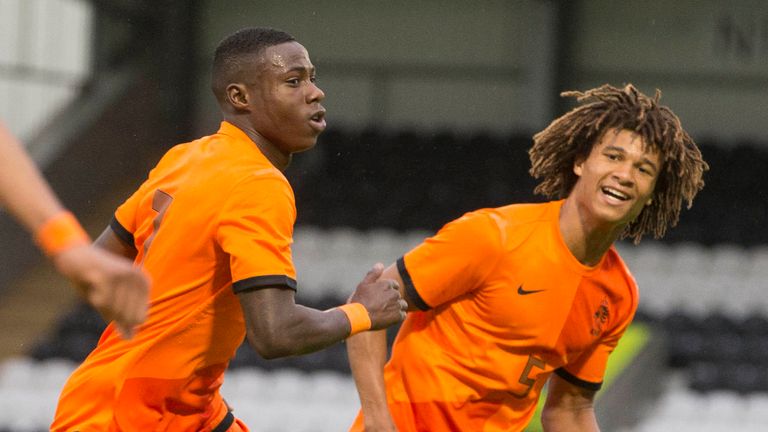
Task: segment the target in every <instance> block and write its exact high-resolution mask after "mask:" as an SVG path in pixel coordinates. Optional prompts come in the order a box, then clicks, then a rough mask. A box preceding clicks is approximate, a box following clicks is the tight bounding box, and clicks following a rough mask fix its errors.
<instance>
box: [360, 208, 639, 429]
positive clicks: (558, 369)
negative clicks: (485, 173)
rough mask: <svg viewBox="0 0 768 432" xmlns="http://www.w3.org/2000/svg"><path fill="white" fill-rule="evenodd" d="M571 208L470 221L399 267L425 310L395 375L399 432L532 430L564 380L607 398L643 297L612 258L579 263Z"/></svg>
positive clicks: (400, 345) (509, 212)
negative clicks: (610, 370) (556, 379)
mask: <svg viewBox="0 0 768 432" xmlns="http://www.w3.org/2000/svg"><path fill="white" fill-rule="evenodd" d="M562 203H563V201H554V202H550V203H546V204H518V205H510V206H506V207H501V208H497V209H484V210H479V211H476V212H472V213H469V214H467V215H465V216H463V217H461V218H459V219H457V220H455V221H453V222H451V223H449V224H447V225H446V226H445V227H444V228H443V229H442V230H440V232H438V233H437V235H435V236H434V237H432V238H429V239H427V240H426V241H425V242H424V243H422V244H421V245H419V246H417V247H416V248H415V249H413V250H412V251H410V252H408V253H407V254H405V256H404V257H403V258H401V259H399V260H398V261H397V267H398V270H399V272H400V275H401V277H402V278H403V281H404V283H405V289H406V291H407V293H408V295H409V297H410V298H411V299H413V300H414V301H415V302H416V303H417V305H418V306H419V308H420V309H421V311H417V312H413V313H410V314H408V317H407V319H406V320H405V322H404V323H403V325H402V327H401V329H400V332H399V333H398V335H397V339H396V340H395V344H394V346H393V349H392V356H391V358H390V360H389V362H388V363H387V365H386V367H385V369H384V377H385V382H386V388H387V399H388V403H389V408H390V411H391V413H392V415H393V417H394V419H395V422H396V424H397V426H398V429H399V431H400V432H415V431H420V432H421V431H423V432H427V431H428V432H442V431H485V432H491V431H519V430H522V429H524V428H525V426H526V425H527V424H528V423H529V421H530V419H531V417H532V416H533V414H534V411H535V408H536V403H537V401H538V398H539V393H540V391H541V389H542V387H543V386H544V384H545V382H546V381H547V378H548V377H549V376H550V374H552V373H553V372H554V373H557V374H558V375H560V376H562V377H563V378H564V379H566V380H568V381H570V382H572V383H575V384H578V385H582V386H585V387H587V388H590V389H595V390H596V389H599V387H600V385H601V382H602V377H603V373H604V371H605V366H606V362H607V359H608V355H609V354H610V353H611V351H612V350H613V349H614V347H615V346H616V344H617V342H618V341H619V338H620V337H621V335H622V334H623V333H624V331H625V329H626V328H627V326H628V325H629V323H630V322H631V320H632V317H633V316H634V312H635V310H636V308H637V302H638V297H637V286H636V283H635V281H634V279H633V278H632V276H631V275H630V273H629V271H628V269H627V268H626V266H625V265H624V263H623V262H622V260H621V258H620V257H619V255H618V253H617V252H616V250H615V249H614V248H613V247H612V248H611V249H610V250H609V251H608V252H607V253H606V254H605V256H604V257H603V258H602V260H601V262H600V263H599V264H598V265H597V266H595V267H587V266H584V265H583V264H581V263H580V262H579V261H578V260H577V259H576V258H575V257H574V256H573V255H572V254H571V253H570V251H569V250H568V248H567V246H566V245H565V242H564V240H563V239H562V237H561V234H560V229H559V224H558V219H559V214H560V208H561V206H562ZM352 430H353V431H362V430H363V429H362V418H361V416H360V415H358V418H357V420H356V422H355V424H354V425H353V427H352Z"/></svg>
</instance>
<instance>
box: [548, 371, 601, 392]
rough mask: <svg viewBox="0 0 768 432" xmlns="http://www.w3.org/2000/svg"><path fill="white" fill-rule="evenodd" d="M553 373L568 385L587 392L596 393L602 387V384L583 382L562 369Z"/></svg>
mask: <svg viewBox="0 0 768 432" xmlns="http://www.w3.org/2000/svg"><path fill="white" fill-rule="evenodd" d="M555 373H556V374H557V376H559V377H560V378H562V379H564V380H566V381H568V382H569V383H571V384H573V385H577V386H579V387H582V388H585V389H587V390H592V391H598V390H600V388H601V387H602V386H603V383H602V382H599V383H594V382H590V381H584V380H583V379H581V378H578V377H576V376H574V375H572V374H571V373H570V372H568V371H567V370H565V369H563V368H559V369H555Z"/></svg>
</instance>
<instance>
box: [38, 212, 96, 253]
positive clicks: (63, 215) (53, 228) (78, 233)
mask: <svg viewBox="0 0 768 432" xmlns="http://www.w3.org/2000/svg"><path fill="white" fill-rule="evenodd" d="M35 241H36V242H37V244H38V245H39V246H40V249H42V250H43V252H45V253H46V254H47V255H56V254H57V253H59V252H63V251H65V250H67V249H69V248H71V247H75V246H84V245H87V244H90V243H91V239H90V237H88V234H86V232H85V230H83V227H82V226H80V223H79V222H78V221H77V219H76V218H75V215H73V214H72V213H71V212H68V211H66V210H65V211H62V212H60V213H58V214H56V215H55V216H53V217H51V218H50V219H48V220H47V221H45V222H44V223H43V224H42V225H41V226H40V228H38V230H37V232H36V233H35Z"/></svg>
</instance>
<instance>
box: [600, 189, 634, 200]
mask: <svg viewBox="0 0 768 432" xmlns="http://www.w3.org/2000/svg"><path fill="white" fill-rule="evenodd" d="M603 192H604V193H606V194H607V195H610V196H612V197H615V198H618V199H620V200H622V201H626V200H628V199H629V196H628V195H626V194H623V193H621V192H619V191H617V190H616V189H611V188H603Z"/></svg>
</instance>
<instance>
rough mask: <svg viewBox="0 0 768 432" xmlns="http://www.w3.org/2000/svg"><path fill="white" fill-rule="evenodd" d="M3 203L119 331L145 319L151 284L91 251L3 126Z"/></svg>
mask: <svg viewBox="0 0 768 432" xmlns="http://www.w3.org/2000/svg"><path fill="white" fill-rule="evenodd" d="M0 203H2V204H3V206H5V207H7V208H8V210H9V211H10V213H11V214H12V215H13V216H14V217H16V219H17V220H18V221H19V222H21V224H22V225H24V227H25V228H26V229H27V230H28V231H29V232H31V233H33V234H34V236H35V239H36V240H37V243H38V245H39V246H40V247H41V248H42V249H43V251H44V252H46V254H48V255H49V256H50V257H51V259H52V260H53V263H54V265H55V266H56V268H57V270H58V271H59V272H60V273H61V274H63V275H64V276H66V277H67V278H69V279H70V281H72V282H73V283H74V285H75V286H76V287H77V288H78V290H79V291H80V293H81V294H82V295H83V296H84V297H85V298H86V299H87V300H88V302H90V303H91V304H92V305H93V306H94V307H96V309H98V310H99V311H100V312H101V313H102V314H103V315H104V316H105V318H107V319H108V320H111V319H114V320H115V322H116V324H117V326H118V329H119V330H120V332H121V333H122V334H123V335H125V336H128V337H130V336H131V335H132V334H133V327H134V326H135V325H137V324H140V323H141V322H143V321H144V319H145V318H146V309H147V305H146V303H147V295H148V291H149V279H148V278H147V277H146V276H145V275H144V274H143V273H142V272H141V271H140V270H139V269H136V268H134V267H133V266H132V264H131V262H130V261H128V260H125V259H122V258H118V257H116V256H113V255H110V254H108V253H106V252H104V251H102V250H100V249H97V248H95V247H93V246H91V245H90V244H89V243H90V240H89V238H88V236H87V234H86V233H85V231H83V229H82V227H81V226H80V224H79V223H78V222H77V220H76V219H75V218H74V216H72V215H71V214H70V213H68V212H67V211H66V210H65V209H64V208H63V207H62V205H61V203H60V202H59V200H58V199H57V198H56V195H55V194H54V193H53V191H52V190H51V188H50V187H49V186H48V183H46V181H45V180H44V179H43V176H42V175H41V174H40V171H38V169H37V167H36V166H35V165H34V163H33V162H32V160H31V159H30V157H29V156H28V155H27V153H26V152H25V151H24V149H23V147H22V146H21V144H20V143H19V142H18V141H17V140H16V139H15V138H14V137H13V136H12V135H11V134H10V132H9V131H8V130H7V129H5V127H4V126H3V125H1V124H0Z"/></svg>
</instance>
